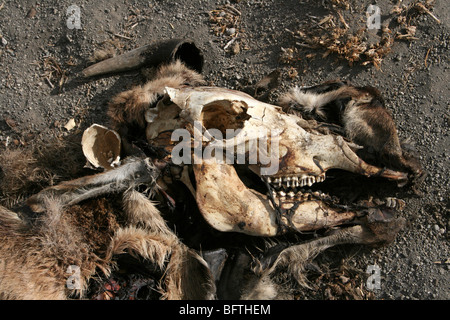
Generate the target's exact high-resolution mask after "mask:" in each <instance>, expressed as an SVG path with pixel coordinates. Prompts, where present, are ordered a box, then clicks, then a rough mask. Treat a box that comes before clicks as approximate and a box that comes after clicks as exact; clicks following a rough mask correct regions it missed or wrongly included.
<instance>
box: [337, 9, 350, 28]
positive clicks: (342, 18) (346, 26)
mask: <svg viewBox="0 0 450 320" xmlns="http://www.w3.org/2000/svg"><path fill="white" fill-rule="evenodd" d="M337 14H338V16H339V20H340V21H341V22H342V23H343V24H344V26H345V29H350V27H349V25H348V24H347V22H345V20H344V16H343V15H342V13H341V12H340V11H338V12H337Z"/></svg>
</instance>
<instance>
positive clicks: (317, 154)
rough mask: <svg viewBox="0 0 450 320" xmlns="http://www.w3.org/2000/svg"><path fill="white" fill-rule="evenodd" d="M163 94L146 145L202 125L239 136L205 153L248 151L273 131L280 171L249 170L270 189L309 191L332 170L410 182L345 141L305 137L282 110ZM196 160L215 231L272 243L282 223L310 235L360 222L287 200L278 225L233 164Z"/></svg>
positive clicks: (266, 198) (249, 101)
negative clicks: (231, 149)
mask: <svg viewBox="0 0 450 320" xmlns="http://www.w3.org/2000/svg"><path fill="white" fill-rule="evenodd" d="M166 93H167V98H163V99H161V101H160V102H158V104H157V106H156V108H153V109H148V111H147V114H146V120H147V122H148V126H147V138H148V140H149V141H150V142H152V141H153V140H154V139H155V138H157V137H158V136H159V134H160V133H161V132H165V131H173V130H175V129H179V128H186V129H188V130H190V132H191V133H192V132H194V131H195V130H197V132H198V128H196V125H195V124H196V123H201V125H202V131H204V132H203V133H204V135H205V136H208V134H209V131H208V130H212V129H218V130H220V131H221V132H223V133H224V132H225V131H226V129H234V130H236V131H235V132H236V134H235V135H233V137H232V138H228V137H225V138H224V139H223V140H217V139H215V140H214V139H212V140H211V141H210V142H209V146H216V147H217V146H219V147H223V146H228V145H233V144H234V146H235V147H236V148H235V150H236V149H237V147H239V146H244V150H247V151H248V150H250V147H249V144H250V143H252V142H255V141H257V140H258V138H259V134H260V132H261V131H262V130H265V132H267V133H269V136H268V138H271V136H270V133H271V132H272V131H275V130H279V132H281V133H279V134H278V139H279V140H278V141H279V150H277V151H278V154H279V155H280V158H279V159H276V161H278V165H279V170H278V172H276V173H274V174H271V175H268V176H263V175H262V174H261V169H263V168H265V167H266V166H267V164H262V163H261V162H258V163H257V164H256V165H255V164H252V165H251V166H249V168H250V169H251V170H252V171H254V172H255V173H257V174H258V175H259V176H260V177H261V178H262V179H265V178H267V181H269V180H270V181H271V182H272V183H273V182H275V181H278V182H277V183H278V185H279V186H281V185H282V184H283V185H286V186H287V187H292V186H295V187H296V186H297V185H300V186H303V185H308V186H311V185H312V184H313V183H316V182H321V181H323V180H324V179H325V173H326V171H328V170H329V169H342V170H346V171H350V172H354V173H357V174H361V175H364V176H367V177H373V176H380V177H384V178H387V179H390V180H394V181H398V182H399V183H403V182H404V181H405V180H406V179H407V175H406V174H405V173H403V172H398V171H393V170H389V169H382V168H378V167H375V166H373V165H370V164H367V163H366V162H364V161H363V160H362V159H360V158H359V157H358V156H357V155H356V153H355V152H354V151H353V150H352V148H351V147H350V146H349V144H348V143H347V142H346V141H345V140H344V139H343V138H342V137H340V136H336V135H331V134H328V135H326V134H321V133H314V132H309V131H306V130H305V129H304V128H302V126H301V125H302V124H303V123H304V122H305V121H304V120H303V119H302V118H299V117H298V116H295V115H288V114H285V113H284V112H282V111H281V108H280V107H277V106H274V105H270V104H267V103H263V102H260V101H258V100H255V99H254V98H252V97H251V96H249V95H247V94H245V93H242V92H239V91H234V90H228V89H223V88H217V87H195V88H194V87H182V88H166ZM168 102H169V103H168ZM194 135H195V134H194ZM223 136H225V134H224V135H223ZM272 137H273V136H272ZM227 139H228V140H227ZM155 140H156V141H158V139H155ZM207 140H208V139H207ZM195 143H197V144H198V143H203V144H205V142H204V141H194V145H192V150H193V149H194V148H195ZM206 144H207V143H206ZM204 146H205V145H204ZM196 156H198V155H196V154H195V153H193V155H192V159H193V163H194V164H193V171H194V174H195V179H196V196H195V198H196V200H197V204H198V207H199V209H200V211H201V213H202V214H203V216H204V218H205V219H206V220H207V221H208V222H209V223H210V224H211V225H212V226H213V227H214V228H216V229H218V230H220V231H237V232H243V233H247V234H251V235H259V236H274V235H276V234H278V233H280V232H284V231H282V230H281V229H280V221H281V223H284V224H290V225H291V227H293V229H294V230H298V231H307V230H317V229H321V228H324V227H332V226H336V225H340V224H342V223H345V222H349V221H352V220H353V219H354V218H355V217H356V216H357V212H356V211H352V210H341V209H335V208H332V207H329V206H327V205H325V204H324V203H323V202H322V201H320V200H317V199H313V200H306V201H296V200H295V199H292V201H290V200H289V201H283V203H281V205H280V208H281V209H282V210H285V211H289V210H290V213H289V215H290V218H286V217H284V218H281V217H280V212H279V211H278V210H279V209H277V208H275V207H274V202H273V201H272V200H271V199H270V195H263V194H261V193H259V192H257V191H255V190H253V189H250V188H247V187H246V186H245V185H244V183H243V182H242V181H241V179H240V178H239V176H238V175H237V173H236V170H235V168H234V167H233V166H232V165H230V164H223V163H218V162H217V160H216V159H215V158H214V157H213V158H212V159H196V158H195V157H196ZM291 178H295V179H294V180H291ZM291 181H292V182H291ZM287 220H289V221H287Z"/></svg>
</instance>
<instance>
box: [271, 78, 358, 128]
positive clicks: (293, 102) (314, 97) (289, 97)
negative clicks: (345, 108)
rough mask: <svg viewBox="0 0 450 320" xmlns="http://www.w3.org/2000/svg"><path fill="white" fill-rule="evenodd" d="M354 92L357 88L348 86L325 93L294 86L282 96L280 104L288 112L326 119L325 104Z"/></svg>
mask: <svg viewBox="0 0 450 320" xmlns="http://www.w3.org/2000/svg"><path fill="white" fill-rule="evenodd" d="M354 93H355V90H354V89H353V88H352V87H348V86H343V87H340V88H338V89H336V90H333V91H327V92H324V93H317V92H310V91H307V90H303V89H301V88H299V87H294V88H292V89H291V90H289V91H288V92H287V93H285V94H284V95H282V96H281V98H280V100H279V104H280V106H281V107H282V109H283V111H284V112H286V113H292V112H293V111H294V112H295V111H299V112H300V114H302V115H305V114H310V115H311V116H312V117H313V118H314V119H317V120H318V119H321V120H326V111H325V110H323V107H324V106H326V105H327V104H329V103H330V102H332V101H335V100H337V99H343V98H346V97H350V96H351V95H352V94H354Z"/></svg>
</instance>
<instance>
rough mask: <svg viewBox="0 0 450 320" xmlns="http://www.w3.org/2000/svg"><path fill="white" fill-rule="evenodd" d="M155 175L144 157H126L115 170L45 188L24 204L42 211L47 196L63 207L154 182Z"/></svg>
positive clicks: (154, 171) (152, 167) (154, 168)
mask: <svg viewBox="0 0 450 320" xmlns="http://www.w3.org/2000/svg"><path fill="white" fill-rule="evenodd" d="M158 174H159V171H158V170H157V168H156V167H155V166H154V165H153V164H152V163H151V161H150V160H149V159H148V158H146V159H128V162H127V163H125V164H123V165H122V166H120V167H118V168H116V169H113V170H109V171H107V172H104V173H99V174H95V175H90V176H86V177H82V178H78V179H75V180H71V181H64V182H62V183H60V184H58V185H56V186H52V187H48V188H46V189H44V190H42V191H41V192H39V193H37V194H35V195H33V196H31V197H30V198H28V200H27V204H28V206H29V207H30V208H31V209H32V210H33V211H35V212H42V211H44V210H45V206H44V200H45V199H46V198H49V197H57V198H58V200H59V201H60V202H61V204H62V205H63V206H64V205H73V204H76V203H79V202H80V201H83V200H86V199H89V198H94V197H98V196H101V195H106V194H110V193H117V192H123V191H125V190H127V189H128V188H130V187H132V186H137V185H139V184H147V185H151V184H156V178H157V176H158Z"/></svg>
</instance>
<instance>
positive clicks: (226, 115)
mask: <svg viewBox="0 0 450 320" xmlns="http://www.w3.org/2000/svg"><path fill="white" fill-rule="evenodd" d="M247 109H248V106H247V104H246V103H245V102H243V101H229V100H218V101H214V102H211V103H209V104H207V105H205V106H204V107H203V110H202V114H201V121H202V123H203V126H204V127H205V129H206V130H210V129H217V130H219V131H220V132H221V133H222V135H223V137H225V136H226V134H227V132H226V129H233V130H235V132H236V131H237V129H242V128H243V127H244V124H245V121H247V120H248V119H250V115H248V114H247ZM236 133H237V132H236ZM229 134H230V132H229V133H228V135H227V138H230V137H229Z"/></svg>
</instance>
